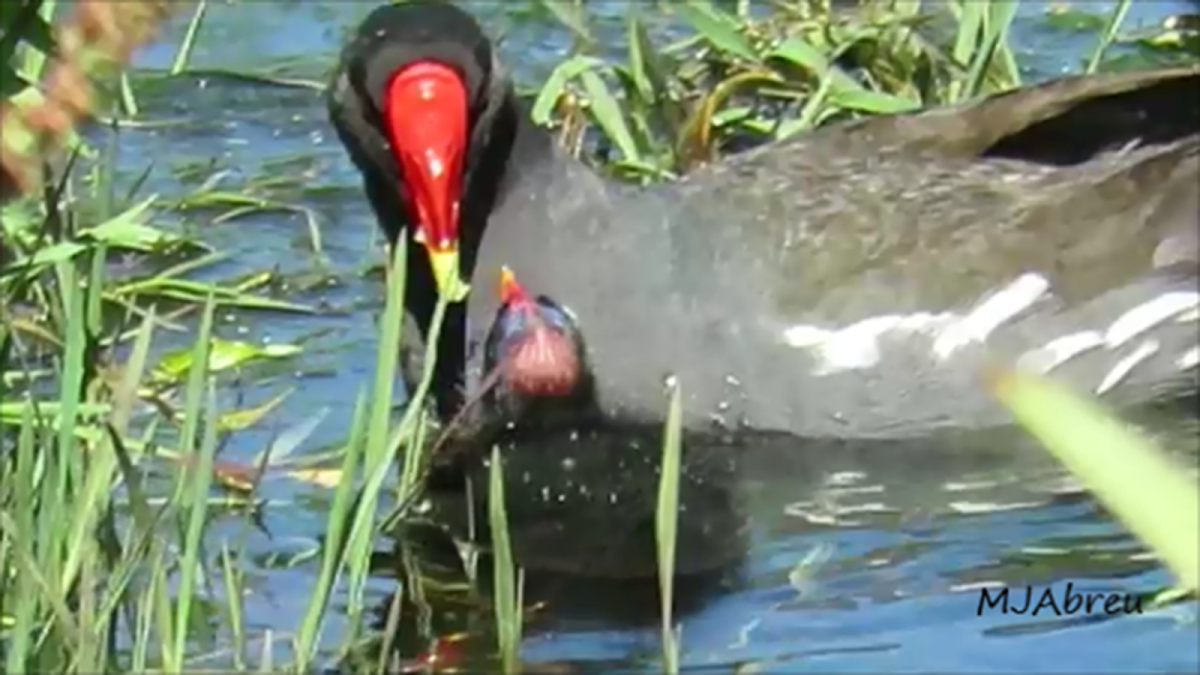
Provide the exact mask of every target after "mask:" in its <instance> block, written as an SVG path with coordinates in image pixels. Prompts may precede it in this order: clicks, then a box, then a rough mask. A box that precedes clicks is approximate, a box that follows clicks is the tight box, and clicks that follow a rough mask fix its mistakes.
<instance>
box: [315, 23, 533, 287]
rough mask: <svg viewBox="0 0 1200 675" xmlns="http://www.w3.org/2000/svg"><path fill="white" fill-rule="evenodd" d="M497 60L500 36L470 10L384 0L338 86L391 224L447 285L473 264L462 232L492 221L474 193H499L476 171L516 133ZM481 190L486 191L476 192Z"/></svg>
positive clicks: (358, 153) (362, 161) (354, 146)
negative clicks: (466, 259)
mask: <svg viewBox="0 0 1200 675" xmlns="http://www.w3.org/2000/svg"><path fill="white" fill-rule="evenodd" d="M497 70H498V66H497V65H496V59H495V55H494V54H493V49H492V44H491V42H490V41H489V40H488V38H487V36H486V35H485V34H484V32H483V30H482V28H481V27H480V26H479V24H478V23H477V22H476V20H475V19H474V18H473V17H472V16H471V15H470V14H468V13H466V12H465V11H463V10H462V9H460V8H458V7H456V6H455V5H453V4H450V3H448V2H442V1H440V0H409V1H408V2H402V3H398V4H388V5H383V6H381V7H379V8H377V9H375V10H374V11H372V12H371V13H370V14H369V15H368V16H367V18H366V19H365V20H364V21H363V22H362V24H360V25H359V27H358V29H357V30H356V31H355V34H354V37H353V38H352V39H351V41H350V43H349V44H347V45H346V47H345V49H344V50H343V52H342V57H341V63H340V65H339V69H338V75H337V81H336V82H335V84H334V86H333V87H332V89H331V95H330V98H329V107H330V116H331V119H332V121H333V124H334V126H335V127H336V129H337V132H338V136H339V138H340V139H341V141H342V143H343V145H345V146H346V148H347V150H348V152H349V153H350V155H351V157H352V158H353V160H354V162H355V164H356V165H357V166H358V168H359V170H360V171H362V173H363V174H364V177H365V179H366V183H367V193H368V197H369V198H370V199H371V201H372V204H373V205H374V207H375V210H376V214H377V215H378V216H379V220H380V225H381V227H382V228H383V229H384V230H385V231H386V232H387V233H388V235H389V237H390V238H391V239H393V240H394V239H395V238H396V236H397V235H398V234H399V233H400V231H402V230H405V229H409V235H410V239H412V240H413V241H414V242H416V243H417V244H419V245H421V246H423V247H424V248H425V250H426V253H427V254H428V261H429V266H430V272H431V273H432V276H433V281H434V282H436V283H437V284H438V285H439V286H440V287H441V288H443V289H446V288H447V287H446V286H444V285H443V284H445V283H446V282H449V281H451V278H450V277H449V276H448V275H449V273H450V272H451V271H454V272H457V273H459V274H460V275H461V274H462V273H464V272H465V273H468V274H469V269H470V264H468V265H466V266H465V267H464V269H462V270H460V269H459V250H460V238H461V239H468V238H471V237H473V238H474V239H475V241H476V242H477V239H478V237H479V236H480V235H481V232H468V231H467V230H468V229H474V230H480V229H481V228H482V226H483V223H482V222H481V221H480V219H479V218H477V217H474V215H473V214H472V213H468V211H470V209H469V208H468V207H467V204H466V203H465V202H468V201H471V200H472V199H474V200H477V201H478V200H483V201H489V202H490V200H491V199H492V198H493V197H490V195H488V194H486V193H487V192H488V190H487V189H480V188H479V187H478V186H474V185H472V184H473V183H475V182H477V181H476V179H475V176H474V174H475V173H476V172H477V171H481V170H482V168H481V167H483V166H484V165H487V164H489V160H488V155H494V154H497V148H496V147H494V146H496V145H497V144H498V145H500V146H505V145H507V144H510V143H511V133H505V125H504V124H500V123H499V120H498V117H499V113H500V111H501V110H502V109H503V108H504V107H505V106H506V104H507V103H508V101H509V98H510V97H511V87H510V85H509V83H508V80H507V78H505V77H503V76H501V75H499V74H498V73H497V72H496V71H497ZM499 154H500V155H503V154H504V151H503V149H502V148H501V149H500V151H499ZM491 163H494V162H491ZM484 172H485V173H486V172H487V171H484ZM473 190H474V191H475V192H483V193H484V194H475V195H471V196H468V193H470V192H472V191H473ZM488 207H489V208H490V203H489V204H488ZM414 224H415V227H413V225H414ZM461 243H462V248H467V246H466V245H467V244H468V243H469V242H465V241H464V242H461ZM474 245H477V243H475V244H474ZM471 248H473V246H472V247H471ZM472 257H473V254H472Z"/></svg>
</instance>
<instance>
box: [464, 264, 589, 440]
mask: <svg viewBox="0 0 1200 675" xmlns="http://www.w3.org/2000/svg"><path fill="white" fill-rule="evenodd" d="M500 287H501V304H500V307H499V309H497V310H496V318H495V319H494V320H493V321H492V325H491V328H490V329H489V330H488V334H487V339H486V340H485V342H484V372H486V373H492V372H493V371H496V370H497V369H499V373H498V378H499V379H498V381H497V384H496V386H495V387H494V388H493V389H492V390H491V391H490V392H489V394H488V398H487V399H485V405H487V407H488V414H489V415H491V416H498V417H500V418H503V419H504V420H506V421H513V422H520V421H524V422H535V423H536V426H544V425H545V424H547V423H550V422H551V421H552V419H554V418H557V417H558V416H559V414H577V413H579V412H580V411H581V410H583V409H584V408H588V407H589V406H590V405H591V404H592V403H593V399H594V395H595V394H594V387H593V380H592V374H591V369H590V368H589V366H588V363H587V347H586V345H585V343H584V340H583V335H582V333H581V332H580V330H579V325H578V323H577V322H576V320H575V317H574V316H572V315H571V313H570V312H568V311H567V310H566V309H565V308H563V307H562V306H561V305H559V304H558V303H557V302H555V301H554V300H552V299H550V298H548V297H546V296H544V295H539V296H537V297H536V298H533V297H530V296H529V295H528V294H527V293H526V292H525V290H524V289H523V288H521V286H520V285H519V284H518V283H517V281H516V279H515V278H514V277H513V275H512V274H511V272H509V271H508V270H504V272H503V278H502V280H501V283H500ZM535 417H536V418H537V419H532V418H535Z"/></svg>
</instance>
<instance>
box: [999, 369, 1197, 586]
mask: <svg viewBox="0 0 1200 675" xmlns="http://www.w3.org/2000/svg"><path fill="white" fill-rule="evenodd" d="M991 390H992V392H993V393H994V394H995V396H996V397H997V398H998V399H999V400H1000V401H1001V402H1002V403H1004V405H1005V406H1007V407H1008V408H1009V410H1011V411H1012V413H1013V415H1014V416H1015V417H1016V418H1017V420H1018V421H1020V423H1021V424H1022V425H1023V426H1024V427H1025V428H1026V429H1028V430H1029V431H1030V433H1032V434H1033V435H1034V436H1036V437H1037V438H1038V439H1039V440H1041V442H1042V443H1043V444H1044V445H1045V446H1046V449H1047V450H1049V451H1050V452H1051V453H1052V454H1053V455H1054V456H1055V457H1057V458H1058V460H1059V461H1061V462H1062V463H1063V464H1064V465H1066V467H1067V468H1068V469H1070V470H1071V473H1073V474H1074V475H1075V476H1076V477H1077V478H1078V479H1079V480H1080V481H1081V482H1082V483H1083V484H1084V485H1085V486H1086V487H1087V488H1088V489H1089V490H1091V491H1092V492H1093V493H1094V494H1095V495H1096V497H1097V499H1099V500H1100V501H1101V502H1102V503H1104V505H1105V506H1107V507H1108V508H1109V510H1111V511H1112V512H1113V514H1115V515H1116V516H1117V518H1119V519H1120V520H1121V521H1122V522H1123V523H1125V525H1126V526H1128V527H1129V529H1130V530H1132V531H1133V533H1134V534H1136V535H1137V536H1138V537H1139V538H1141V540H1142V541H1144V542H1146V544H1147V545H1149V546H1150V548H1151V549H1153V550H1154V552H1155V553H1156V554H1157V555H1158V556H1159V557H1160V558H1162V559H1163V562H1164V563H1166V565H1167V566H1168V567H1169V568H1170V569H1171V571H1172V572H1174V573H1175V576H1176V577H1177V578H1178V579H1179V581H1180V582H1181V583H1182V585H1183V586H1184V587H1186V588H1188V589H1191V590H1196V589H1197V588H1198V587H1200V490H1198V489H1197V487H1196V478H1195V473H1194V472H1192V471H1187V470H1186V469H1185V468H1184V467H1182V466H1179V465H1177V464H1176V463H1175V462H1173V461H1171V460H1170V459H1169V458H1168V457H1167V456H1166V455H1165V454H1163V452H1162V450H1160V449H1159V448H1158V447H1157V446H1155V444H1154V443H1153V442H1152V441H1150V440H1149V439H1147V438H1145V437H1144V436H1142V435H1141V434H1140V433H1138V432H1136V431H1134V430H1133V429H1132V428H1131V427H1129V426H1128V425H1125V424H1122V423H1121V422H1118V421H1117V420H1115V419H1113V418H1111V417H1109V416H1108V414H1106V413H1105V412H1104V411H1103V410H1102V409H1101V408H1099V407H1098V406H1097V405H1095V404H1093V403H1091V402H1089V401H1086V400H1084V399H1082V398H1079V397H1077V396H1075V395H1074V394H1073V393H1071V392H1070V391H1069V390H1067V389H1065V388H1064V387H1062V386H1061V385H1059V384H1056V383H1054V382H1051V381H1049V380H1045V379H1043V378H1041V377H1038V376H1033V375H1028V374H1025V373H1021V372H1016V371H1004V372H1000V373H996V374H993V376H992V378H991Z"/></svg>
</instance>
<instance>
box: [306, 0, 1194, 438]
mask: <svg viewBox="0 0 1200 675" xmlns="http://www.w3.org/2000/svg"><path fill="white" fill-rule="evenodd" d="M1198 88H1200V68H1178V69H1167V70H1158V71H1151V72H1134V73H1120V74H1107V75H1094V76H1087V77H1073V78H1066V79H1062V80H1058V81H1055V82H1050V83H1047V84H1042V85H1039V86H1035V87H1030V88H1026V89H1022V90H1018V91H1013V92H1009V93H1006V94H1002V95H998V96H993V97H991V98H988V99H986V100H982V101H979V102H975V103H971V104H969V105H964V106H959V107H954V108H944V109H934V110H929V111H924V112H918V113H914V114H908V115H900V116H892V117H881V118H873V119H866V120H861V121H855V122H850V123H844V124H837V125H832V126H828V127H825V128H822V129H820V130H817V131H814V132H811V133H808V134H804V135H800V136H797V137H794V138H793V139H790V140H788V141H785V142H782V143H778V144H774V145H771V146H767V147H764V148H759V149H756V150H754V151H750V152H747V153H745V154H742V155H738V156H734V157H731V158H728V159H726V160H725V161H723V162H720V163H717V164H714V165H711V166H708V167H706V168H703V169H700V170H697V171H695V172H693V173H692V174H690V175H688V176H686V177H684V178H683V179H681V180H679V181H677V182H675V183H671V184H662V185H656V186H653V187H650V188H647V189H641V190H639V189H634V188H631V187H626V186H621V185H615V184H610V183H608V182H606V181H605V180H603V179H602V178H601V177H600V176H598V175H596V174H595V173H594V172H593V171H591V170H590V169H589V168H587V167H586V166H584V165H583V164H582V163H580V162H579V161H577V160H575V159H573V158H571V157H569V156H567V155H566V154H564V153H562V152H560V151H559V150H558V149H557V148H556V147H555V144H554V142H553V139H552V137H551V136H550V134H549V133H548V132H547V131H546V130H544V129H541V128H538V127H537V126H535V125H533V124H532V123H531V122H530V120H529V118H528V116H527V114H526V110H525V108H524V107H523V105H522V103H521V102H519V101H518V100H517V99H516V98H515V97H514V95H513V92H512V87H511V85H510V82H509V79H508V78H507V76H506V74H505V73H504V71H503V68H502V66H501V64H500V63H499V62H498V60H497V57H496V55H495V53H494V51H493V49H492V46H491V44H490V43H489V41H488V39H487V37H486V36H485V35H484V33H483V31H482V30H481V29H480V27H479V25H478V24H477V23H476V21H475V20H474V19H473V18H472V17H471V16H470V15H469V14H467V13H465V12H464V11H462V10H461V9H458V8H456V7H455V6H454V5H451V4H449V3H443V2H437V1H434V0H421V1H411V2H406V3H403V4H398V5H385V6H381V7H380V8H378V9H377V10H375V11H374V12H372V13H371V14H370V15H369V16H368V17H367V18H366V20H365V21H364V22H363V23H362V25H361V26H359V28H358V30H357V31H356V33H355V35H354V37H353V39H352V40H351V41H350V43H349V44H348V45H347V46H346V48H345V50H344V51H343V53H342V57H341V61H340V64H339V66H338V69H337V72H336V75H335V78H334V81H333V83H332V85H331V87H330V89H329V96H328V102H329V110H330V116H331V120H332V122H333V125H334V127H335V128H336V130H337V133H338V137H339V138H340V140H341V141H342V143H343V144H344V145H345V147H346V149H347V150H348V152H349V154H350V157H351V159H352V160H353V161H354V163H355V165H356V166H357V167H358V168H359V170H360V171H361V173H362V174H363V178H364V185H365V188H366V192H367V195H368V198H369V199H370V201H371V204H372V205H373V207H374V209H375V212H376V214H377V216H378V220H379V224H380V225H381V226H382V227H383V228H384V230H386V231H387V233H388V234H389V235H390V236H391V237H392V238H393V240H394V238H395V237H396V235H397V234H398V233H399V232H400V231H401V230H404V229H409V230H410V233H411V234H412V235H413V236H412V237H410V238H409V241H410V247H409V251H408V259H409V270H410V273H409V280H408V286H407V289H408V290H407V297H406V305H407V309H408V311H409V313H410V314H411V315H412V316H413V317H414V318H415V319H416V321H417V323H418V325H419V327H420V328H421V330H422V331H423V332H425V331H427V330H428V328H429V322H430V319H431V317H432V314H433V308H434V305H435V302H436V297H437V291H438V283H437V282H435V279H436V280H448V279H450V278H451V276H452V275H449V274H439V275H435V274H434V270H440V271H442V272H445V271H446V270H455V269H457V270H458V271H459V272H460V274H461V275H462V277H463V278H465V279H467V280H470V281H472V282H473V283H474V285H475V289H474V291H473V292H472V293H471V295H470V296H469V297H468V299H467V300H466V302H464V303H457V304H455V305H454V306H453V308H452V310H451V311H450V312H449V315H448V318H447V324H446V326H445V327H444V329H443V333H442V338H441V344H439V359H438V368H437V372H436V375H435V382H434V392H435V398H436V400H437V402H438V406H439V410H440V412H441V413H442V414H443V415H448V414H450V413H452V412H453V411H454V410H456V409H457V408H458V407H459V405H460V404H461V400H462V399H461V390H462V384H463V382H464V377H465V371H466V363H467V358H468V353H469V350H468V341H469V340H471V339H473V338H474V337H475V331H476V330H478V329H481V327H483V326H486V325H487V324H488V322H489V320H490V319H491V316H492V312H493V309H494V307H493V305H492V302H491V298H493V297H494V293H495V283H496V282H495V280H494V279H493V278H491V277H490V276H489V275H483V276H481V277H476V276H474V270H475V269H477V268H479V266H482V269H484V270H487V269H492V270H494V269H496V268H497V267H499V266H500V265H501V264H510V265H513V266H514V267H516V268H519V269H520V270H522V275H523V277H524V278H525V280H526V283H528V284H529V285H531V286H533V287H537V288H539V289H544V290H546V291H547V292H551V293H553V294H554V295H555V297H557V298H559V299H561V300H563V301H565V302H566V303H568V304H569V305H570V307H571V308H572V309H573V311H574V314H575V315H576V316H577V317H578V318H579V320H580V321H581V322H582V323H583V324H584V325H586V329H587V338H588V345H589V354H588V356H589V359H590V361H591V365H592V367H593V369H594V373H595V382H594V386H595V388H596V391H597V395H598V400H599V401H600V404H601V405H602V406H603V408H604V412H605V413H606V414H608V415H610V416H613V417H618V418H621V419H626V420H631V421H648V420H657V419H660V418H661V411H662V409H663V396H662V381H663V378H664V377H665V376H667V375H668V374H672V373H673V374H676V375H678V376H680V377H681V380H682V383H683V387H684V391H685V404H684V408H685V411H684V421H685V424H686V425H688V426H689V427H690V428H700V427H704V426H706V425H711V424H713V422H714V421H715V422H717V423H718V424H723V425H726V426H738V427H745V426H750V427H753V428H757V429H766V430H773V431H780V432H788V433H793V434H797V435H802V436H833V437H891V436H897V435H901V436H903V435H912V434H921V433H925V432H927V431H929V430H931V429H934V428H938V427H944V426H950V427H972V426H977V425H982V424H991V423H993V422H994V421H996V420H997V419H999V418H998V414H999V411H998V409H997V408H996V406H994V405H993V404H992V403H991V401H990V400H988V398H987V397H986V396H985V395H984V394H983V393H982V392H981V391H980V388H979V387H978V383H977V382H976V381H975V377H974V376H975V374H976V370H977V369H976V368H975V367H974V366H976V365H978V363H980V362H981V359H982V351H981V349H982V347H981V345H982V344H983V343H984V341H985V339H987V342H988V344H989V345H991V346H992V347H993V348H999V349H1001V350H1002V351H1004V352H1005V353H1009V354H1010V355H1012V356H1013V357H1021V356H1025V358H1027V359H1032V360H1034V361H1039V360H1040V361H1041V363H1042V365H1043V367H1044V368H1049V367H1051V366H1052V367H1053V368H1052V370H1053V372H1054V373H1055V374H1060V373H1063V374H1066V373H1068V372H1069V371H1072V369H1073V370H1074V371H1075V375H1074V376H1073V377H1069V378H1068V379H1072V380H1074V381H1075V382H1077V383H1082V384H1086V385H1087V386H1088V387H1089V388H1092V389H1095V390H1098V391H1100V392H1112V393H1113V394H1123V395H1125V396H1127V397H1128V398H1129V399H1132V400H1141V399H1145V398H1147V397H1150V396H1157V395H1160V394H1163V393H1164V392H1173V391H1178V390H1180V389H1182V390H1184V391H1194V390H1195V388H1196V378H1195V363H1196V356H1197V338H1196V332H1195V324H1196V310H1197V293H1196V288H1195V282H1196V260H1197V256H1196V252H1195V250H1194V249H1190V248H1188V246H1189V244H1188V242H1189V241H1194V239H1195V232H1196V229H1197V228H1198V227H1200V216H1198V215H1197V214H1198V213H1200V206H1198V202H1200V156H1198V155H1200V152H1198V151H1200V99H1197V97H1196V96H1195V95H1194V92H1195V91H1197V89H1198ZM414 223H417V224H418V225H417V226H416V227H413V226H412V225H413V224H414ZM1156 261H1158V262H1159V263H1161V264H1160V265H1159V266H1158V267H1157V268H1156V267H1155V263H1156ZM972 304H974V305H975V306H974V307H973V308H972V309H969V310H968V308H969V307H971V306H972ZM956 310H957V311H956ZM468 316H469V317H470V321H469V322H468ZM1147 331H1154V332H1155V334H1153V335H1149V334H1148V333H1147ZM988 338H990V339H988ZM1060 364H1061V365H1060ZM1131 364H1136V365H1131Z"/></svg>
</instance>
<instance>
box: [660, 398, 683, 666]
mask: <svg viewBox="0 0 1200 675" xmlns="http://www.w3.org/2000/svg"><path fill="white" fill-rule="evenodd" d="M682 417H683V412H682V393H681V390H680V386H679V384H678V383H677V382H674V381H673V382H672V385H671V403H670V407H669V408H668V409H667V422H666V426H665V427H664V430H663V450H662V466H661V469H660V472H661V473H660V476H659V484H658V508H657V509H656V511H655V514H654V538H655V542H656V543H657V544H658V589H659V599H660V602H661V612H662V648H663V670H664V672H666V673H669V674H670V675H676V674H677V673H678V672H679V641H678V640H679V634H678V632H677V631H676V629H675V628H674V626H673V623H674V620H673V616H674V613H673V605H674V597H675V595H674V594H675V591H674V586H675V543H676V538H677V531H678V524H679V471H680V462H681V458H682V457H681V456H682V454H683V438H682V431H681V426H682Z"/></svg>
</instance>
